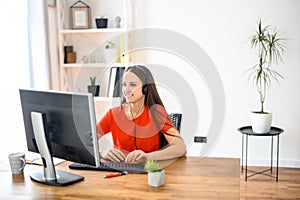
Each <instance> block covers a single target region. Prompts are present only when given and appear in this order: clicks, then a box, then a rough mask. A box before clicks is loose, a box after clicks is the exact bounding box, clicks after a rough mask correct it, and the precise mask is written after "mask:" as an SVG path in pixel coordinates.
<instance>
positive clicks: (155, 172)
mask: <svg viewBox="0 0 300 200" xmlns="http://www.w3.org/2000/svg"><path fill="white" fill-rule="evenodd" d="M145 171H146V172H148V184H149V185H150V186H152V187H159V186H162V185H164V184H165V170H164V169H163V168H161V167H160V166H159V163H158V162H157V161H156V160H151V159H150V160H147V161H146V163H145Z"/></svg>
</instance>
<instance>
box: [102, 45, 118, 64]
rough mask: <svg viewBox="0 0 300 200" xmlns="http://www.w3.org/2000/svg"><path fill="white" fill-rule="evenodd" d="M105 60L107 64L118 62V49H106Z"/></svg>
mask: <svg viewBox="0 0 300 200" xmlns="http://www.w3.org/2000/svg"><path fill="white" fill-rule="evenodd" d="M104 58H105V62H106V63H111V62H116V61H115V60H116V59H117V49H115V48H113V49H104Z"/></svg>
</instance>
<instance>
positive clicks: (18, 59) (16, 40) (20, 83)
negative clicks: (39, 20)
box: [0, 0, 30, 163]
mask: <svg viewBox="0 0 300 200" xmlns="http://www.w3.org/2000/svg"><path fill="white" fill-rule="evenodd" d="M1 3H2V4H1V6H2V7H3V8H5V9H2V11H1V12H0V24H1V26H2V29H1V37H0V44H1V46H0V51H1V54H0V58H1V73H0V90H1V99H0V110H1V111H0V120H1V123H0V124H1V131H0V137H1V139H0V149H1V150H0V163H1V161H3V160H7V159H8V158H7V156H8V154H9V153H12V152H16V151H24V150H26V140H25V132H24V125H23V118H22V112H21V104H20V97H19V88H21V87H29V77H30V76H29V74H30V73H29V60H28V43H27V39H28V35H27V32H28V30H27V1H24V0H17V1H3V2H1ZM12 11H14V12H12ZM16 13H17V14H16Z"/></svg>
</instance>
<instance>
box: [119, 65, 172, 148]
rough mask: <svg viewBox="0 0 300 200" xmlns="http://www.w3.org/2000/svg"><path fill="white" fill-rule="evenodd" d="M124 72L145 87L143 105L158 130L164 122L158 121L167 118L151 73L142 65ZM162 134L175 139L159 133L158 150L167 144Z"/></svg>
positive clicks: (123, 99)
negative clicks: (160, 109) (148, 110)
mask: <svg viewBox="0 0 300 200" xmlns="http://www.w3.org/2000/svg"><path fill="white" fill-rule="evenodd" d="M125 72H132V73H134V74H135V75H136V76H137V77H138V78H139V79H140V80H141V81H142V84H143V87H147V92H146V94H145V101H144V105H145V106H148V108H149V109H150V112H151V116H152V119H154V122H155V124H156V126H157V127H158V129H159V130H160V129H161V127H162V126H163V125H164V124H165V123H166V122H165V120H163V121H160V120H158V119H166V118H167V117H169V116H165V115H166V114H167V112H166V111H165V106H164V104H163V102H162V100H161V98H160V96H159V94H158V91H157V88H156V84H155V82H154V78H153V76H152V73H151V72H150V70H149V69H148V68H147V67H145V66H142V65H134V66H130V67H128V68H127V69H126V71H125ZM122 102H125V97H124V96H122ZM157 106H159V107H162V108H163V109H164V111H165V112H161V111H159V109H156V108H158V107H157ZM153 108H154V109H153ZM167 125H171V126H173V124H167ZM164 134H167V135H170V136H173V137H176V136H175V135H171V134H168V133H166V132H164V131H160V149H161V148H165V147H166V146H167V145H168V142H167V140H166V138H165V136H164Z"/></svg>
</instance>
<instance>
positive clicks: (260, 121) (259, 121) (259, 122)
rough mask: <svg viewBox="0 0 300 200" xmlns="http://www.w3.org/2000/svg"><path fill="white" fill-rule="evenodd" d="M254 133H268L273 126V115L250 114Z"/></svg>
mask: <svg viewBox="0 0 300 200" xmlns="http://www.w3.org/2000/svg"><path fill="white" fill-rule="evenodd" d="M250 119H251V125H252V131H253V132H254V133H260V134H262V133H268V132H270V129H271V124H272V113H258V112H251V113H250Z"/></svg>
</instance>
